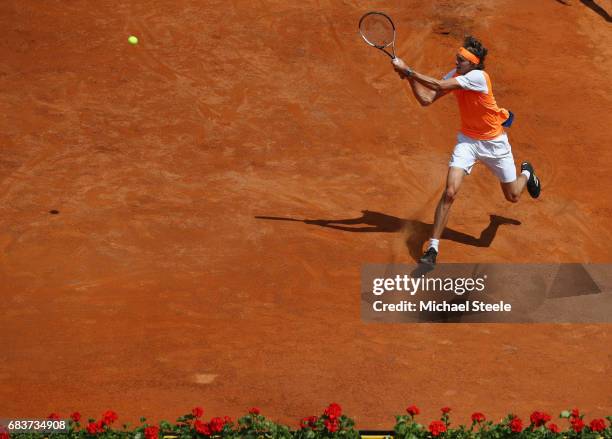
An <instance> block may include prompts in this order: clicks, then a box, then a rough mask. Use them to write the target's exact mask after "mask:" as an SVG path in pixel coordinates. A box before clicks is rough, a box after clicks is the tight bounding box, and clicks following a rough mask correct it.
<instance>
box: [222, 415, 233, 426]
mask: <svg viewBox="0 0 612 439" xmlns="http://www.w3.org/2000/svg"><path fill="white" fill-rule="evenodd" d="M223 422H225V424H226V425H227V424H231V423H232V418H230V417H229V416H224V417H223Z"/></svg>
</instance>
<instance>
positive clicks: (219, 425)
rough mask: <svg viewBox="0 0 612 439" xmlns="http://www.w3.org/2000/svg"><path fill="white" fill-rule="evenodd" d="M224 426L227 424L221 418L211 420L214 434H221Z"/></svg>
mask: <svg viewBox="0 0 612 439" xmlns="http://www.w3.org/2000/svg"><path fill="white" fill-rule="evenodd" d="M224 426H225V422H224V421H223V419H221V418H212V419H211V420H210V429H211V431H212V432H213V433H221V431H222V430H223V427H224Z"/></svg>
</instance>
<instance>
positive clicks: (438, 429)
mask: <svg viewBox="0 0 612 439" xmlns="http://www.w3.org/2000/svg"><path fill="white" fill-rule="evenodd" d="M429 431H430V432H431V435H432V436H439V435H440V434H441V433H444V432H445V431H446V425H444V422H442V421H431V424H429Z"/></svg>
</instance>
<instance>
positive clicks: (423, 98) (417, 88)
mask: <svg viewBox="0 0 612 439" xmlns="http://www.w3.org/2000/svg"><path fill="white" fill-rule="evenodd" d="M404 78H406V79H408V83H409V84H410V88H411V89H412V94H414V97H415V98H416V100H417V101H418V102H419V104H421V106H423V107H426V106H428V105H431V104H433V103H434V102H435V101H437V100H438V99H440V98H441V97H442V96H445V95H446V94H448V92H447V91H435V90H432V89H430V88H427V87H425V86H424V85H422V84H420V83H419V82H417V81H416V80H415V79H414V78H412V77H409V76H404Z"/></svg>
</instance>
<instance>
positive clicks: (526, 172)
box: [521, 169, 531, 180]
mask: <svg viewBox="0 0 612 439" xmlns="http://www.w3.org/2000/svg"><path fill="white" fill-rule="evenodd" d="M521 174H523V175H524V176H525V177H527V180H529V179H530V178H531V172H529V171H528V170H527V169H525V170H524V171H523V172H521Z"/></svg>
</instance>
